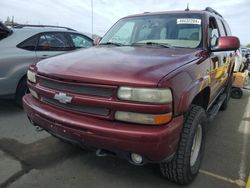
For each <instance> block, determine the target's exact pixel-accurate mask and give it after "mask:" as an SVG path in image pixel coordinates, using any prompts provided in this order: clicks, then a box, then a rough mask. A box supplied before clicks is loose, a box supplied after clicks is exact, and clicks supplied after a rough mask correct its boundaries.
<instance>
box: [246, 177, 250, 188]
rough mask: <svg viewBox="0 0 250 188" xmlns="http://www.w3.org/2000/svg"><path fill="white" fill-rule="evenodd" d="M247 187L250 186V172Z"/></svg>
mask: <svg viewBox="0 0 250 188" xmlns="http://www.w3.org/2000/svg"><path fill="white" fill-rule="evenodd" d="M246 188H250V174H249V176H248V181H247V186H246Z"/></svg>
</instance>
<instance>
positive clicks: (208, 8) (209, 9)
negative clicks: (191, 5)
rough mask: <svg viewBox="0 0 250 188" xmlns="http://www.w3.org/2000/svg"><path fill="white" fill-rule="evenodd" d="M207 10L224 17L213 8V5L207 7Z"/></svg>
mask: <svg viewBox="0 0 250 188" xmlns="http://www.w3.org/2000/svg"><path fill="white" fill-rule="evenodd" d="M205 11H208V12H211V13H214V14H216V15H218V16H220V17H222V15H221V14H220V13H218V12H217V11H216V10H214V9H212V8H211V7H207V8H206V9H205ZM222 18H223V17H222Z"/></svg>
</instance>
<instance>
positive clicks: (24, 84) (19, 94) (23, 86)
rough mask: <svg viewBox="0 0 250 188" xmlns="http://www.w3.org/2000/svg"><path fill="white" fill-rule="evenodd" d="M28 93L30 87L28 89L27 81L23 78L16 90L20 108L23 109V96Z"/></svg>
mask: <svg viewBox="0 0 250 188" xmlns="http://www.w3.org/2000/svg"><path fill="white" fill-rule="evenodd" d="M26 93H28V87H27V79H26V78H22V79H21V81H20V82H19V84H18V86H17V90H16V103H17V105H18V106H19V107H21V108H22V106H23V102H22V99H23V96H24V95H25V94H26Z"/></svg>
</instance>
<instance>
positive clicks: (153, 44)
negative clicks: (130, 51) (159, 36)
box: [131, 42, 173, 48]
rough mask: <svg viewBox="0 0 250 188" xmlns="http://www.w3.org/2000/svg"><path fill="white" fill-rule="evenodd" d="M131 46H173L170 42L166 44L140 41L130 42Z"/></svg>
mask: <svg viewBox="0 0 250 188" xmlns="http://www.w3.org/2000/svg"><path fill="white" fill-rule="evenodd" d="M131 45H132V46H135V45H142V46H143V45H148V46H161V47H164V48H173V46H171V45H170V44H166V43H159V42H146V43H140V42H136V43H132V44H131Z"/></svg>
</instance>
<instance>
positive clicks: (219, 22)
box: [217, 20, 226, 36]
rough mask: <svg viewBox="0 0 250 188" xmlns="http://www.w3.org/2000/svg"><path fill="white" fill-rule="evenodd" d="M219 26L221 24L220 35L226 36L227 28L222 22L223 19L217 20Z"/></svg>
mask: <svg viewBox="0 0 250 188" xmlns="http://www.w3.org/2000/svg"><path fill="white" fill-rule="evenodd" d="M217 23H218V26H219V30H220V35H221V36H226V31H225V28H224V26H223V24H222V22H221V20H217Z"/></svg>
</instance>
